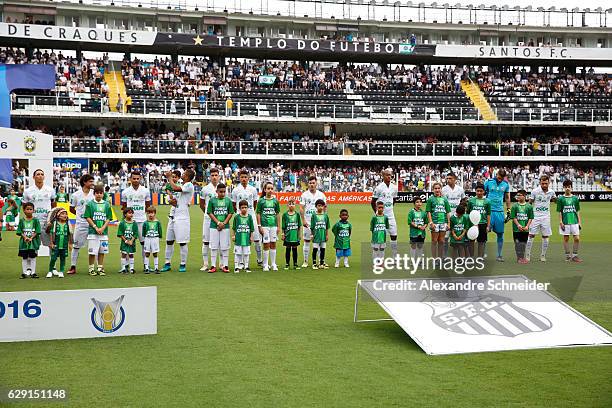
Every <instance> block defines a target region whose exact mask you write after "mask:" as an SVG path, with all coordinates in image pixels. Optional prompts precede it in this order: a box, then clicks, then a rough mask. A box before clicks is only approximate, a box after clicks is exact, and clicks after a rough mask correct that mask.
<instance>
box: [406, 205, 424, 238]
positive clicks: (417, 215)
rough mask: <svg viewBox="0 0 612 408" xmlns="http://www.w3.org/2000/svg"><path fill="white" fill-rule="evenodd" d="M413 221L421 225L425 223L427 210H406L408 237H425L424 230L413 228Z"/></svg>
mask: <svg viewBox="0 0 612 408" xmlns="http://www.w3.org/2000/svg"><path fill="white" fill-rule="evenodd" d="M413 222H414V224H415V225H417V226H422V225H426V224H427V212H426V211H425V210H419V211H417V210H416V209H414V208H413V209H411V210H410V211H408V225H410V238H417V237H423V238H425V230H422V229H419V228H415V227H413V226H412V223H413Z"/></svg>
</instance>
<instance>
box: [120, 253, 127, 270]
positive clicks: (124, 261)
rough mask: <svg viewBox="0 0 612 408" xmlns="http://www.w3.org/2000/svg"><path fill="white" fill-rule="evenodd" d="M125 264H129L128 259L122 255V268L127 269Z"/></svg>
mask: <svg viewBox="0 0 612 408" xmlns="http://www.w3.org/2000/svg"><path fill="white" fill-rule="evenodd" d="M125 265H127V259H125V258H124V257H123V256H122V257H121V270H123V269H125Z"/></svg>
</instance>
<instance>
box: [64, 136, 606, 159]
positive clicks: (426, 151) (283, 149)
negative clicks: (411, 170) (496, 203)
mask: <svg viewBox="0 0 612 408" xmlns="http://www.w3.org/2000/svg"><path fill="white" fill-rule="evenodd" d="M53 151H54V152H56V153H88V154H109V153H113V154H125V155H126V156H128V155H130V154H139V153H145V154H213V155H215V154H221V155H254V156H263V157H265V156H279V155H282V156H286V157H292V158H298V159H299V158H303V159H307V158H311V157H313V156H321V158H322V159H325V158H330V157H332V156H335V157H342V158H345V159H347V160H351V159H352V160H359V158H360V157H361V158H363V157H364V156H366V157H367V156H399V157H417V156H428V157H432V158H435V157H436V156H445V157H449V156H451V157H472V158H473V157H486V158H494V157H503V158H505V159H508V158H516V159H517V160H518V159H520V158H524V157H541V158H547V157H548V158H560V157H565V158H570V157H571V158H577V157H597V158H603V157H611V156H612V144H541V145H540V148H539V149H537V150H534V149H533V147H532V146H531V145H528V144H526V143H524V144H523V143H517V144H515V145H509V144H497V143H468V144H465V143H460V142H457V143H452V142H438V143H423V142H413V141H404V142H402V141H394V142H382V141H381V142H359V141H349V142H335V143H334V142H327V141H298V142H294V141H289V140H276V141H261V140H260V141H221V140H216V141H197V140H163V139H156V140H147V139H133V140H132V139H125V140H119V139H82V138H62V137H56V138H55V139H54V141H53Z"/></svg>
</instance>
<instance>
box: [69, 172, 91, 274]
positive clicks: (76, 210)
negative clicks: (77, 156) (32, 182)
mask: <svg viewBox="0 0 612 408" xmlns="http://www.w3.org/2000/svg"><path fill="white" fill-rule="evenodd" d="M79 184H80V185H81V189H80V190H79V191H77V192H76V193H73V194H72V195H71V196H70V212H71V213H73V214H74V215H76V221H75V224H74V233H73V236H72V252H71V254H70V269H69V270H68V272H67V273H68V274H69V275H74V274H75V273H76V265H77V261H78V260H79V249H81V248H85V249H87V235H88V234H89V232H88V231H89V224H88V223H87V220H85V218H83V214H84V213H85V207H86V206H87V203H88V202H89V201H91V200H93V199H94V193H93V184H94V178H93V176H92V175H91V174H83V175H82V176H81V178H80V179H79Z"/></svg>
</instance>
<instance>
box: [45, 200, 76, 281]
mask: <svg viewBox="0 0 612 408" xmlns="http://www.w3.org/2000/svg"><path fill="white" fill-rule="evenodd" d="M50 219H51V222H50V223H49V225H48V226H47V234H49V237H50V244H49V249H50V250H51V259H50V260H49V272H47V278H52V277H53V275H55V276H58V277H60V278H63V277H64V270H65V269H66V257H67V256H68V250H69V248H70V247H71V246H72V234H71V233H70V227H69V226H68V211H66V210H65V209H64V208H61V207H56V208H54V209H53V211H52V213H51V217H50ZM58 258H59V260H60V269H59V271H57V270H56V269H55V262H56V261H57V259H58Z"/></svg>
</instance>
